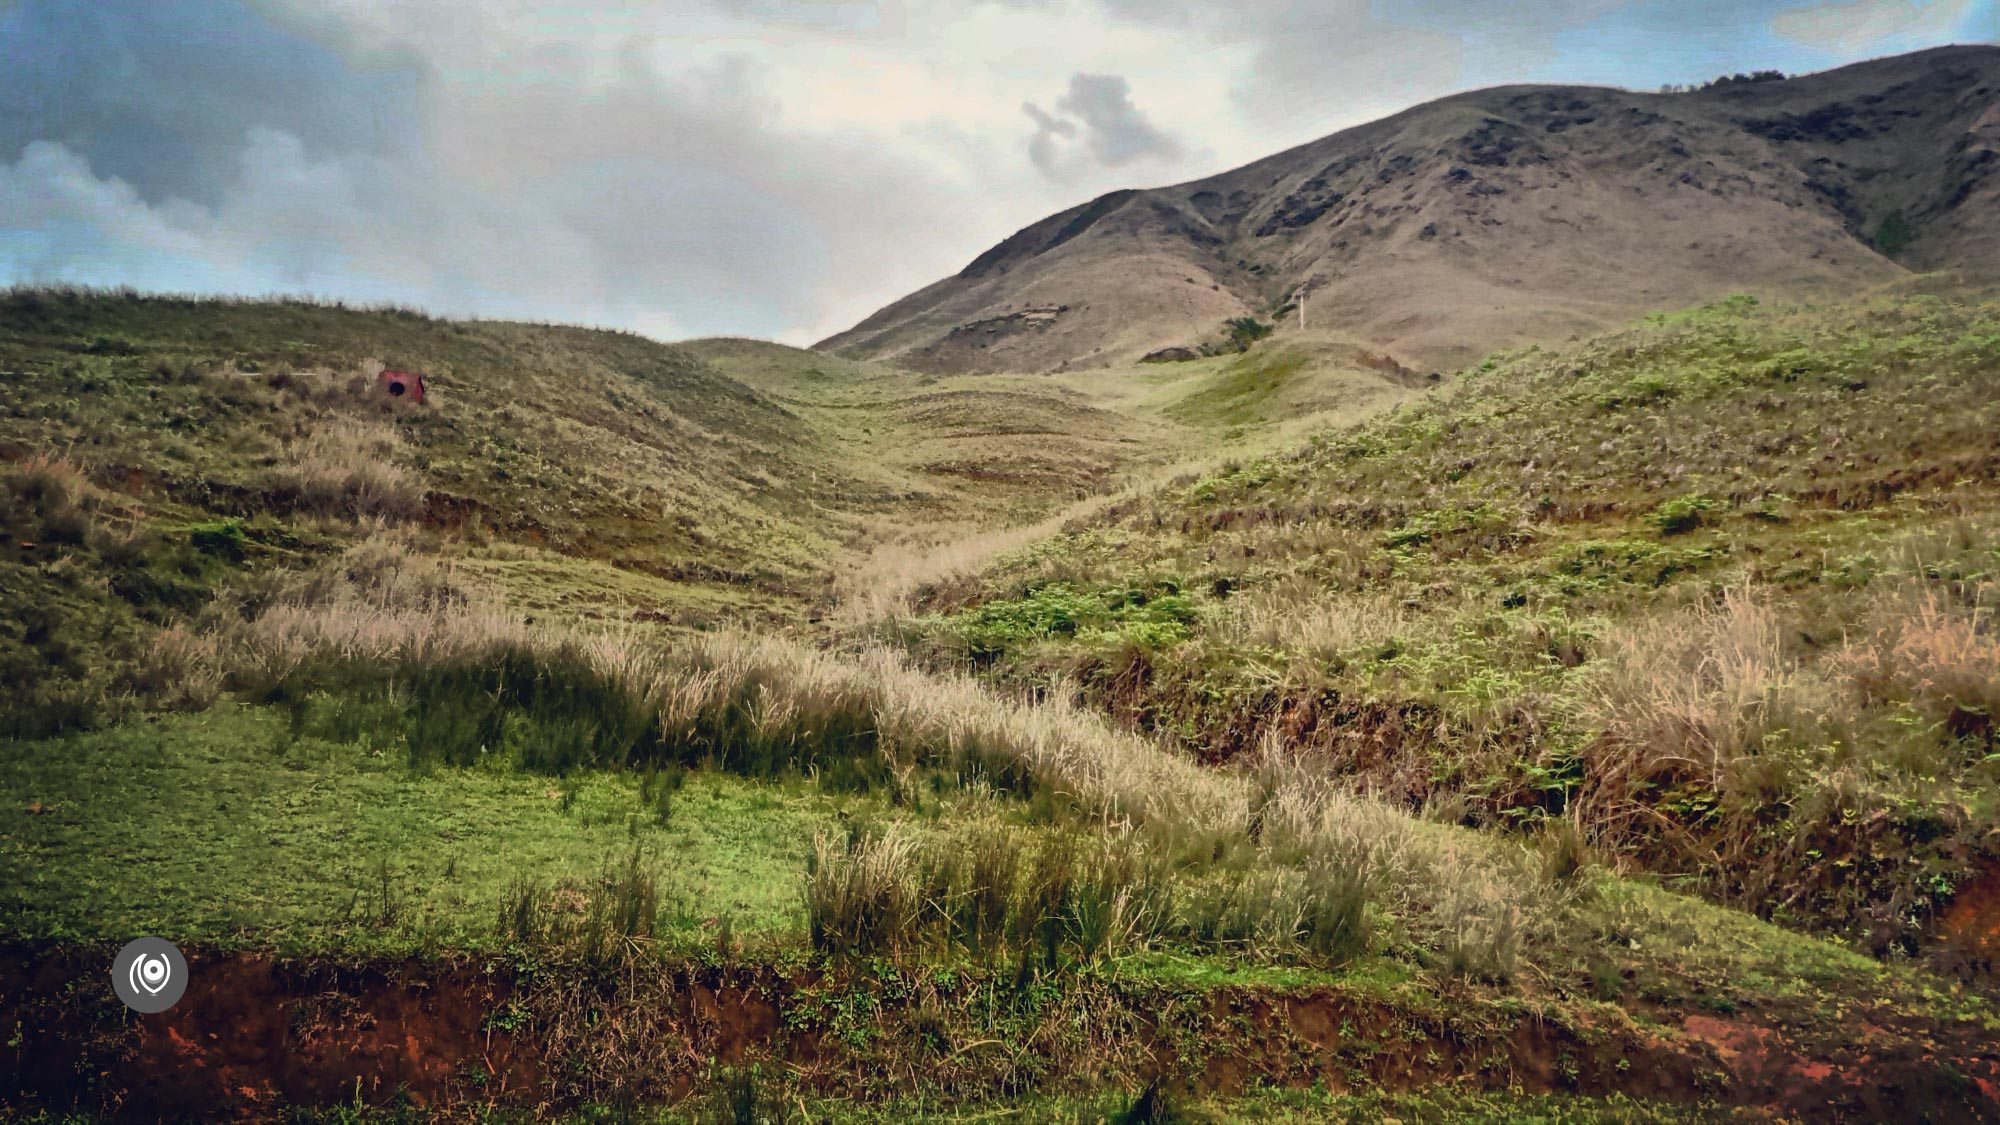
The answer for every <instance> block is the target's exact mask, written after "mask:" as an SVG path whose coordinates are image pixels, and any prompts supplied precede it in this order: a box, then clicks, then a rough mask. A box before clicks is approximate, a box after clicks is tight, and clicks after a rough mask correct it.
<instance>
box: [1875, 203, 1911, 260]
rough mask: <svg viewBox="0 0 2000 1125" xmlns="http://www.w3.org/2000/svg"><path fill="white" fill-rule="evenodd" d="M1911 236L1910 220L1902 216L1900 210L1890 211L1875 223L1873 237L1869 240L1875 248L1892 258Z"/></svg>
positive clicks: (1907, 243)
mask: <svg viewBox="0 0 2000 1125" xmlns="http://www.w3.org/2000/svg"><path fill="white" fill-rule="evenodd" d="M1912 237H1914V232H1912V231H1911V230H1910V221H1909V220H1908V219H1905V218H1904V217H1903V213H1902V212H1901V211H1891V212H1889V213H1888V214H1887V215H1884V216H1882V221H1881V222H1880V223H1878V224H1876V227H1875V237H1874V238H1873V239H1871V241H1873V242H1874V243H1875V249H1877V250H1880V251H1881V252H1882V253H1883V254H1884V255H1885V256H1887V257H1891V258H1893V257H1895V256H1896V255H1898V254H1900V253H1902V252H1903V248H1904V247H1906V246H1908V245H1909V244H1910V239H1911V238H1912Z"/></svg>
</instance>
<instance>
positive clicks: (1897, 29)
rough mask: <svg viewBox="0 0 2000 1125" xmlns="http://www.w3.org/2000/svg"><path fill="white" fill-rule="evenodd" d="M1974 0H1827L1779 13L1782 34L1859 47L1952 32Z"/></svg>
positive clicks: (1775, 24)
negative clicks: (1887, 40) (1905, 37)
mask: <svg viewBox="0 0 2000 1125" xmlns="http://www.w3.org/2000/svg"><path fill="white" fill-rule="evenodd" d="M1971 10H1972V0H1827V2H1826V3H1822V4H1811V5H1808V6H1806V7H1803V8H1792V9H1790V10H1788V11H1783V12H1780V13H1778V15H1777V16H1776V17H1775V18H1774V19H1772V21H1771V27H1772V29H1773V30H1774V31H1776V32H1777V33H1778V34H1780V35H1783V36H1786V37H1787V38H1790V39H1795V40H1797V41H1799V42H1801V43H1804V44H1807V45H1808V46H1812V47H1819V48H1822V49H1825V50H1835V51H1857V50H1862V49H1864V48H1867V47H1870V46H1873V45H1875V44H1876V43H1880V42H1882V41H1883V40H1885V39H1889V38H1892V37H1895V36H1902V35H1920V36H1921V35H1939V34H1947V33H1949V32H1950V31H1951V30H1952V29H1953V28H1955V27H1957V26H1958V24H1959V21H1961V20H1963V19H1964V18H1965V16H1966V13H1968V12H1970V11H1971Z"/></svg>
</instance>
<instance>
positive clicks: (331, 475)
mask: <svg viewBox="0 0 2000 1125" xmlns="http://www.w3.org/2000/svg"><path fill="white" fill-rule="evenodd" d="M406 457H407V451H406V449H405V447H404V444H403V439H402V436H401V435H399V434H398V433H397V432H396V428H395V426H394V425H392V424H390V423H388V422H386V421H381V420H376V419H362V418H350V417H340V416H333V417H328V418H324V419H322V420H320V421H319V422H318V423H317V424H315V425H314V426H313V428H312V429H311V430H310V431H309V432H308V433H307V434H306V435H305V436H304V437H301V438H297V439H295V440H293V441H290V442H288V443H286V445H285V449H284V456H283V459H282V461H281V462H280V463H279V465H278V466H277V467H275V468H274V469H273V470H272V471H271V474H270V480H269V484H268V487H269V489H270V490H271V491H273V492H274V493H277V494H279V495H281V496H283V497H287V498H289V499H290V501H291V503H292V504H293V505H295V506H296V507H297V508H299V509H300V510H303V511H306V512H310V513H314V514H318V515H322V516H328V517H332V518H336V519H345V520H356V519H365V518H369V517H374V518H379V519H384V520H391V521H399V520H409V519H414V518H415V517H417V516H419V515H421V514H422V512H423V501H424V485H423V481H422V478H421V477H420V476H419V475H418V474H417V473H416V472H415V471H413V470H411V469H408V468H405V467H404V466H403V464H401V463H400V462H401V461H403V460H405V459H406Z"/></svg>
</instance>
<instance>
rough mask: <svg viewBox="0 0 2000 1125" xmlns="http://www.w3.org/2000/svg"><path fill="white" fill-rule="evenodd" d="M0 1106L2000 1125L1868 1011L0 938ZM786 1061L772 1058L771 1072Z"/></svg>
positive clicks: (1993, 1061)
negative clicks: (1254, 1110)
mask: <svg viewBox="0 0 2000 1125" xmlns="http://www.w3.org/2000/svg"><path fill="white" fill-rule="evenodd" d="M0 954H4V955H0V1026H4V1027H5V1028H6V1029H7V1032H8V1035H7V1039H6V1042H5V1043H4V1045H0V1075H5V1076H6V1077H4V1078H0V1115H5V1114H7V1113H8V1112H9V1111H12V1112H21V1111H27V1110H32V1109H38V1108H46V1109H54V1110H72V1109H74V1110H82V1111H86V1112H92V1113H98V1114H103V1115H105V1116H108V1117H112V1118H118V1119H128V1120H155V1119H176V1120H187V1119H216V1118H236V1119H260V1118H267V1117H271V1116H275V1115H277V1114H279V1113H281V1112H282V1111H283V1110H284V1109H286V1108H288V1107H312V1106H329V1105H333V1104H343V1105H354V1104H355V1103H356V1102H357V1101H358V1102H361V1103H364V1104H369V1105H375V1106H384V1107H386V1106H396V1105H405V1106H414V1107H419V1108H424V1109H433V1110H447V1111H448V1110H453V1109H458V1110H463V1109H467V1108H470V1107H473V1106H477V1105H482V1104H494V1105H505V1106H511V1107H515V1108H517V1109H519V1110H522V1111H526V1112H529V1113H537V1112H555V1111H559V1110H561V1109H562V1108H565V1107H570V1106H575V1105H579V1104H583V1103H585V1102H598V1103H614V1104H616V1103H625V1104H631V1103H635V1102H643V1103H654V1102H668V1101H675V1100H679V1099H684V1098H688V1097H702V1096H708V1095H710V1094H711V1093H714V1092H715V1090H716V1088H717V1087H718V1086H719V1085H720V1084H722V1083H723V1082H725V1081H727V1079H728V1077H729V1075H731V1074H732V1073H738V1072H740V1069H741V1068H745V1067H750V1066H758V1067H759V1073H760V1074H763V1075H765V1076H766V1079H767V1080H771V1081H779V1082H782V1083H783V1084H784V1085H786V1086H787V1087H791V1088H797V1089H799V1090H802V1091H806V1092H809V1093H812V1094H816V1095H822V1096H831V1097H840V1098H853V1099H857V1100H863V1101H881V1100H886V1099H891V1098H905V1097H916V1096H926V1097H930V1098H932V1099H937V1098H940V1097H944V1098H949V1099H952V1100H963V1101H964V1102H965V1103H968V1104H969V1103H974V1102H980V1101H987V1100H991V1099H998V1098H1006V1097H1009V1096H1015V1095H1021V1094H1026V1093H1030V1092H1061V1091H1078V1090H1092V1089H1103V1088H1106V1087H1117V1088H1123V1089H1128V1090H1137V1089H1139V1088H1140V1087H1142V1086H1144V1085H1145V1084H1146V1083H1147V1082H1149V1081H1151V1080H1152V1079H1154V1078H1156V1077H1157V1078H1161V1079H1163V1080H1165V1081H1167V1082H1169V1083H1172V1084H1174V1085H1176V1086H1180V1087H1185V1088H1188V1089H1193V1090H1198V1091H1203V1092H1222V1093H1229V1092H1234V1091H1238V1090H1241V1089H1244V1088H1245V1087H1248V1086H1252V1085H1257V1084H1270V1085H1284V1086H1306V1085H1311V1084H1314V1083H1320V1084H1323V1085H1324V1086H1325V1087H1326V1088H1328V1089H1332V1090H1336V1091H1340V1090H1365V1089H1369V1088H1383V1089H1390V1090H1406V1089H1415V1088H1422V1087H1427V1086H1431V1085H1433V1084H1450V1085H1453V1086H1456V1087H1459V1088H1474V1089H1506V1090H1515V1091H1520V1092H1525V1093H1551V1092H1553V1093H1564V1092H1573V1093H1580V1094H1602V1093H1610V1092H1613V1091H1620V1092H1624V1093H1627V1094H1630V1095H1633V1096H1641V1097H1652V1098H1662V1099H1694V1098H1702V1099H1712V1100H1721V1101H1725V1102H1730V1103H1736V1104H1741V1105H1749V1106H1760V1107H1768V1108H1769V1109H1771V1110H1773V1111H1774V1112H1776V1113H1779V1114H1781V1115H1783V1116H1786V1117H1792V1118H1800V1119H1808V1120H1867V1121H1882V1120H1905V1121H1916V1120H1930V1121H1982V1120H2000V1045H1996V1044H1993V1043H1991V1042H1986V1041H1983V1040H1982V1039H1981V1038H1979V1036H1978V1033H1976V1032H1974V1031H1972V1030H1970V1029H1966V1030H1963V1031H1961V1030H1958V1029H1943V1028H1930V1027H1918V1026H1904V1027H1876V1026H1871V1025H1867V1024H1866V1023H1865V1021H1862V1022H1860V1023H1859V1024H1858V1026H1857V1027H1855V1028H1853V1029H1847V1030H1851V1031H1852V1034H1851V1035H1848V1036H1846V1037H1845V1038H1844V1039H1843V1040H1842V1041H1841V1042H1840V1043H1838V1044H1836V1045H1834V1046H1832V1047H1828V1046H1827V1045H1826V1043H1825V1041H1824V1040H1823V1039H1822V1037H1820V1036H1815V1037H1814V1041H1815V1043H1816V1044H1817V1045H1815V1046H1813V1047H1805V1046H1801V1045H1800V1043H1799V1042H1798V1039H1797V1037H1796V1036H1794V1035H1792V1034H1789V1033H1788V1032H1787V1031H1786V1030H1785V1029H1784V1028H1782V1027H1779V1026H1774V1025H1772V1024H1768V1023H1763V1022H1759V1020H1758V1019H1757V1018H1755V1017H1750V1016H1736V1017H1733V1018H1728V1019H1724V1018H1719V1017H1715V1016H1712V1015H1700V1014H1687V1015H1682V1016H1680V1017H1679V1018H1678V1019H1676V1018H1674V1016H1673V1014H1670V1013H1656V1015H1657V1017H1659V1018H1657V1019H1649V1020H1646V1021H1637V1020H1634V1019H1633V1018H1631V1017H1630V1016H1628V1015H1627V1014H1626V1013H1625V1012H1622V1011H1620V1010H1618V1009H1616V1008H1613V1007H1610V1006H1606V1005H1557V1004H1546V1005H1536V1004H1527V1003H1522V1002H1519V1001H1510V1000H1507V999H1504V998H1500V997H1495V996H1492V995H1488V994H1486V993H1482V992H1479V991H1477V990H1470V989H1463V990H1457V991H1454V993H1453V994H1452V995H1449V996H1438V995H1428V994H1420V993H1414V992H1409V991H1406V990H1401V989H1398V990H1394V991H1383V990H1382V989H1380V988H1364V987H1360V986H1353V987H1350V986H1316V987H1310V988H1271V987H1264V986H1238V985H1230V986H1220V987H1196V986H1191V985H1164V984H1158V983H1151V982H1143V981H1133V980H1108V979H1104V978H1100V977H1096V976H1088V975H1086V976H1079V977H1076V978H1072V979H1069V980H1066V981H1065V982H1063V983H1062V984H1060V985H1058V986H1050V985H1037V984H1029V985H1027V986H1025V987H1019V986H1017V985H1016V983H1015V981H1014V978H1013V976H1012V974H1005V973H1003V974H998V975H997V976H994V977H985V976H982V975H978V974H970V973H963V972H957V973H953V972H942V971H933V970H924V971H922V972H920V973H917V974H914V975H912V974H906V973H897V972H894V971H893V970H892V971H887V972H886V973H884V972H882V971H879V970H871V971H869V972H866V973H858V974H855V975H853V976H851V977H850V976H849V975H847V974H838V973H825V972H821V971H818V970H807V969H792V970H784V971H781V970H778V969H774V968H770V967H764V966H743V967H717V966H711V965H702V964H695V963H660V962H643V963H634V964H628V965H625V966H623V967H618V968H566V969H561V970H557V969H554V968H551V967H549V966H546V965H544V966H540V967H534V966H526V965H518V964H514V963H512V962H509V961H506V960H504V959H497V958H496V959H491V960H480V959H471V958H457V957H454V958H441V959H437V960H429V961H415V960H412V961H397V962H383V963H372V964H359V965H355V964H335V963H332V962H328V961H323V960H308V959H285V958H275V957H271V956H268V955H262V954H242V953H237V954H217V953H214V952H210V951H204V950H199V949H197V950H190V951H188V954H189V957H188V959H189V963H190V968H191V975H190V984H189V989H188V993H187V996H186V997H185V998H184V999H183V1000H182V1001H181V1003H180V1004H179V1005H178V1006H177V1007H175V1008H174V1009H173V1010H172V1011H170V1012H167V1013H164V1014H162V1015H158V1016H138V1015H132V1014H129V1013H127V1012H126V1011H125V1010H124V1009H123V1008H122V1007H121V1006H120V1005H119V1004H118V1003H117V1001H116V1000H115V998H114V997H113V996H112V993H111V988H110V982H109V980H108V978H107V977H106V973H105V967H104V966H105V965H106V964H107V963H108V961H109V957H110V953H109V951H108V950H107V951H98V950H87V951H86V950H78V949H24V948H19V947H16V948H12V949H6V950H0ZM770 1064H781V1065H770Z"/></svg>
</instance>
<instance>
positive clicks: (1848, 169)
mask: <svg viewBox="0 0 2000 1125" xmlns="http://www.w3.org/2000/svg"><path fill="white" fill-rule="evenodd" d="M1996 91H2000V47H1993V46H1983V45H1973V46H1960V47H1944V48H1936V49H1932V50H1929V51H1923V52H1917V53H1914V54H1909V55H1902V56H1894V57H1890V58H1884V59H1877V60H1871V61H1869V62H1863V63H1856V64H1853V65H1850V66H1847V67H1842V68H1839V69H1836V70H1830V71H1824V72H1820V73H1817V74H1810V75H1802V76H1799V77H1795V78H1787V79H1783V80H1778V81H1750V82H1725V83H1722V84H1720V85H1713V86H1710V87H1706V88H1703V89H1701V90H1698V91H1691V92H1681V93H1636V92H1632V91H1626V90H1620V89H1615V88H1609V87H1593V86H1545V85H1509V86H1498V87H1491V88H1487V89H1482V90H1475V91H1469V92H1466V93H1461V94H1454V95H1451V96H1449V97H1446V98H1441V99H1438V100H1436V101H1432V102H1427V103H1424V104H1422V105H1419V106H1414V107H1411V108H1410V109H1406V110H1404V111H1402V112H1400V113H1397V114H1394V115H1391V116H1389V117H1385V118H1382V119H1380V120H1377V121H1373V122H1369V123H1366V124H1363V125H1360V126H1356V127H1354V128H1352V129H1347V130H1343V131H1341V132H1339V133H1335V134H1332V135H1330V136H1327V137H1323V138H1320V139H1318V140H1315V141H1310V142H1307V143H1306V144H1303V145H1298V146H1294V147H1292V148H1290V149H1286V150H1284V151H1282V152H1279V153H1275V154H1273V155H1271V156H1267V157H1264V158H1262V159H1260V160H1257V161H1253V162H1251V163H1249V164H1246V165H1243V166H1242V167H1239V168H1236V169H1233V170H1230V171H1227V172H1223V173H1220V174H1217V175H1214V176H1208V177H1204V178H1201V179H1197V180H1191V181H1187V182H1185V183H1181V184H1175V185H1169V186H1166V187H1159V188H1147V189H1121V190H1119V191H1114V192H1110V193H1107V194H1105V195H1102V196H1099V197H1097V198H1096V199H1093V200H1090V201H1087V202H1085V203H1081V204H1079V205H1077V206H1075V207H1072V208H1069V209H1066V210H1064V211H1060V212H1057V213H1056V214H1054V215H1051V216H1049V217H1047V218H1045V219H1043V220H1041V221H1039V222H1036V223H1032V224H1029V225H1028V226H1027V227H1024V228H1022V229H1021V230H1020V231H1017V232H1015V233H1014V234H1013V235H1010V236H1009V237H1008V238H1006V239H1003V240H1002V241H1001V242H999V243H997V244H995V245H994V246H993V247H991V248H989V249H988V250H986V251H985V252H983V253H981V254H979V255H978V256H976V257H975V258H973V259H972V261H971V262H969V263H968V264H967V265H966V266H965V267H964V268H963V269H961V270H960V271H959V272H958V273H957V274H954V275H953V276H951V277H947V278H944V279H941V280H939V281H937V282H934V283H933V284H931V285H929V286H926V287H924V288H923V289H920V290H918V291H916V292H915V293H912V294H910V295H909V296H906V297H904V298H902V299H901V300H899V301H896V302H894V303H892V304H890V305H888V306H886V307H885V308H883V309H882V310H880V311H878V312H876V313H875V314H873V315H872V316H870V317H868V318H866V319H864V320H863V321H861V322H860V323H859V324H857V325H856V326H855V327H853V328H851V329H849V330H847V331H846V332H842V333H839V334H836V335H834V336H832V337H829V338H828V339H826V340H823V341H821V342H820V343H819V344H818V345H816V346H817V347H818V348H820V349H822V350H826V351H831V352H833V353H835V354H838V355H841V356H845V357H848V358H859V359H876V360H888V361H891V362H895V363H898V364H901V365H903V366H907V367H911V368H913V369H916V370H920V371H930V372H937V373H955V372H990V371H1004V370H1048V369H1060V368H1065V367H1074V366H1096V365H1101V364H1105V363H1115V362H1122V361H1129V360H1132V359H1136V358H1139V357H1140V356H1142V355H1144V354H1146V353H1148V352H1151V351H1154V350H1157V349H1159V348H1163V347H1170V346H1175V345H1189V344H1193V343H1196V342H1198V341H1199V340H1200V339H1201V338H1202V337H1203V336H1204V335H1212V334H1213V333H1214V331H1215V330H1216V328H1217V326H1218V325H1220V323H1221V322H1222V321H1223V320H1225V319H1228V318H1231V317H1237V316H1265V317H1269V316H1272V315H1273V314H1278V313H1284V312H1288V311H1289V309H1288V308H1287V304H1288V299H1289V297H1290V295H1291V294H1292V293H1294V292H1295V291H1296V290H1297V289H1298V288H1299V287H1300V286H1301V285H1305V286H1310V287H1311V291H1312V292H1313V293H1315V294H1317V295H1318V296H1317V298H1309V303H1310V304H1311V309H1312V311H1313V312H1314V313H1315V314H1317V320H1316V323H1317V325H1318V326H1320V327H1333V328H1337V329H1339V330H1341V331H1344V332H1347V333H1350V334H1352V335H1353V336H1354V337H1355V338H1356V339H1357V340H1358V341H1360V342H1363V343H1366V344H1368V345H1371V346H1375V347H1379V348H1383V349H1386V350H1391V351H1393V352H1394V353H1396V354H1398V355H1399V356H1401V357H1402V358H1404V359H1406V360H1408V361H1411V362H1413V363H1415V364H1420V365H1434V366H1444V365H1450V364H1455V363H1463V362H1466V361H1469V360H1471V359H1473V358H1475V357H1476V356H1477V355H1479V354H1481V353H1483V352H1485V351H1487V350H1490V349H1492V348H1494V347H1501V346H1509V345H1515V344H1521V343H1526V342H1531V341H1537V340H1546V339H1553V338H1560V337H1565V336H1567V335H1570V334H1573V333H1577V332H1582V331H1588V330H1594V329H1597V328H1601V327H1603V326H1605V325H1608V324H1612V323H1617V322H1619V321H1622V320H1624V319H1627V318H1629V317H1630V316H1633V315H1636V314H1638V313H1640V312H1643V311H1646V310H1648V309H1653V308H1659V307H1665V306H1671V305H1676V304H1684V303H1689V302H1693V301H1698V300H1704V299H1709V298H1712V297H1714V296H1718V295H1721V294H1723V293H1726V292H1729V291H1733V290H1737V289H1750V290H1756V291H1762V292H1767V293H1769V294H1771V295H1777V296H1785V295H1798V296H1803V295H1809V294H1811V293H1816V292H1824V291H1829V290H1842V291H1850V290H1852V289H1854V288H1856V287H1862V288H1866V287H1870V286H1874V285H1878V284H1881V283H1884V282H1889V281H1893V280H1896V279H1897V278H1900V277H1904V276H1908V275H1909V274H1910V273H1911V272H1921V271H1929V270H1939V269H1957V270H1973V271H1987V270H1990V269H1992V267H1993V263H1995V262H2000V221H1996V220H1995V219H1993V218H1991V217H1989V216H1990V215H2000V172H1996V169H2000V95H1996ZM1912 122H1919V123H1921V127H1920V128H1912V127H1910V126H1911V123H1912ZM1891 216H1895V218H1894V219H1893V220H1892V219H1891ZM1884 223H1889V224H1890V226H1889V227H1888V228H1886V231H1885V228H1884V226H1883V224H1884ZM1899 229H1900V232H1901V233H1900V234H1899V233H1898V230H1899ZM1883 233H1888V234H1891V235H1895V236H1896V237H1894V238H1892V239H1888V240H1885V241H1884V243H1883V246H1884V247H1887V248H1888V249H1890V250H1891V251H1892V252H1891V253H1889V254H1885V253H1882V252H1881V250H1880V248H1878V247H1877V246H1876V245H1874V240H1875V239H1876V238H1877V236H1878V235H1881V234H1883ZM1892 242H1893V243H1900V244H1899V245H1891V243H1892ZM1634 261H1645V262H1646V263H1647V268H1646V269H1644V270H1633V269H1632V268H1631V265H1632V263H1633V262H1634ZM1322 310H1323V311H1322Z"/></svg>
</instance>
